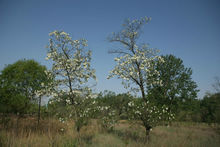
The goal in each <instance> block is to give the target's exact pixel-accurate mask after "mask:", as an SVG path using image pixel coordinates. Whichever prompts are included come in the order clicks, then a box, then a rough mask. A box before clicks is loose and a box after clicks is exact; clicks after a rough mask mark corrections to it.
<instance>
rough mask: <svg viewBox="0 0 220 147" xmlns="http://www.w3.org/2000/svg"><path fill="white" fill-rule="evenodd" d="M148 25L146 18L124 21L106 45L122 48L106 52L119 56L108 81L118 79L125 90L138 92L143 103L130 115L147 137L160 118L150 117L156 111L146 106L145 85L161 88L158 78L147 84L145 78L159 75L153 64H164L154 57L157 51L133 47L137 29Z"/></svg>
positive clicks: (161, 60) (136, 44)
mask: <svg viewBox="0 0 220 147" xmlns="http://www.w3.org/2000/svg"><path fill="white" fill-rule="evenodd" d="M149 21H150V18H148V17H145V18H141V19H139V20H133V21H131V20H129V19H128V20H126V21H125V23H124V24H123V29H122V31H120V32H118V33H113V34H112V36H110V37H109V41H110V42H118V43H120V44H121V45H123V48H122V49H116V50H111V51H110V53H116V54H118V55H119V56H118V57H117V58H115V61H116V62H117V65H116V66H115V67H114V69H113V70H112V71H110V75H109V77H108V78H111V77H114V76H116V77H117V78H119V79H122V84H123V85H124V87H125V88H131V90H132V91H134V92H139V91H141V94H142V99H143V101H142V103H141V106H139V104H138V103H134V107H132V109H131V110H132V111H131V114H132V115H133V117H134V118H136V119H140V120H141V121H142V123H143V126H144V127H145V128H146V135H147V136H148V135H149V131H150V129H151V127H153V126H155V125H156V122H157V121H158V120H160V119H159V117H160V115H157V114H160V113H154V112H155V110H156V111H158V110H159V108H157V107H156V106H153V107H151V106H150V105H148V104H147V103H149V100H148V99H147V96H146V91H147V84H149V82H151V83H157V84H161V81H160V80H159V78H155V79H154V81H148V78H147V77H148V76H152V75H151V74H152V73H153V74H156V75H159V74H160V73H159V72H158V71H157V70H155V69H154V65H153V64H154V62H153V61H158V62H164V61H163V58H161V57H160V56H157V53H158V52H159V50H157V49H152V48H149V47H148V45H146V44H138V43H137V40H138V38H139V37H140V32H141V28H142V27H143V25H144V24H146V23H148V22H149ZM151 83H150V84H151ZM134 110H135V111H134ZM139 112H140V113H139ZM161 115H162V113H161ZM161 120H162V119H161Z"/></svg>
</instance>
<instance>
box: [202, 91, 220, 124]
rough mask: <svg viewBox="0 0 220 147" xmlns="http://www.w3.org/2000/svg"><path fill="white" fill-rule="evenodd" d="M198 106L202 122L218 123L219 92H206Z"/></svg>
mask: <svg viewBox="0 0 220 147" xmlns="http://www.w3.org/2000/svg"><path fill="white" fill-rule="evenodd" d="M200 107H201V118H202V121H203V122H207V123H220V93H215V94H206V96H205V97H204V98H203V99H202V100H201V104H200Z"/></svg>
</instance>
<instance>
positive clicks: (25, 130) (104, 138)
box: [0, 118, 220, 147]
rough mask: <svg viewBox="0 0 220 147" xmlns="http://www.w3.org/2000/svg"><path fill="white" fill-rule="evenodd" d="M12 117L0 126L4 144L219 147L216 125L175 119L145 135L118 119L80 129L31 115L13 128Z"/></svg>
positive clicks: (0, 140) (26, 146) (28, 146)
mask: <svg viewBox="0 0 220 147" xmlns="http://www.w3.org/2000/svg"><path fill="white" fill-rule="evenodd" d="M16 126H17V124H16V119H15V118H14V119H12V120H11V121H9V122H7V123H5V125H4V126H3V124H1V126H0V146H3V147H4V146H6V147H73V146H80V147H81V146H82V147H87V146H89V147H104V146H105V147H142V146H150V147H151V146H156V147H158V146H159V147H160V146H161V147H170V146H178V147H185V146H187V147H188V146H192V147H197V146H198V147H200V146H204V147H206V146H207V147H219V146H220V134H219V126H210V125H207V124H202V123H186V122H185V123H180V122H175V123H173V124H172V125H171V126H170V127H167V126H158V127H156V128H153V130H152V131H151V133H150V140H149V141H148V142H147V141H146V139H145V132H144V128H142V127H141V126H138V125H134V124H130V123H129V122H127V121H124V120H122V121H120V122H119V123H118V124H117V125H116V126H115V129H114V130H113V131H110V132H108V131H105V130H103V129H102V128H101V127H100V125H99V124H98V123H97V121H96V120H93V121H91V123H90V124H89V125H88V126H86V127H83V128H82V129H81V131H80V133H77V132H76V131H75V129H74V122H73V121H69V122H67V123H65V124H63V123H60V122H59V121H58V120H55V119H46V120H42V121H41V123H40V125H39V126H37V121H36V119H35V118H24V119H21V120H20V121H19V124H18V126H19V128H18V129H17V128H16Z"/></svg>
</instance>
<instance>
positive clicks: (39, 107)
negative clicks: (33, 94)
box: [37, 96, 41, 126]
mask: <svg viewBox="0 0 220 147" xmlns="http://www.w3.org/2000/svg"><path fill="white" fill-rule="evenodd" d="M40 109H41V96H40V97H39V102H38V118H37V125H38V126H39V123H40Z"/></svg>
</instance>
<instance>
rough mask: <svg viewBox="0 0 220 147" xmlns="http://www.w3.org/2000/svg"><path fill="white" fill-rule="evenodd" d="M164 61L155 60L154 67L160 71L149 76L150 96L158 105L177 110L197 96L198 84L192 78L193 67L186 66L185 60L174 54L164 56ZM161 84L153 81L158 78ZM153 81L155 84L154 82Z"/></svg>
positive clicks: (189, 103) (189, 105)
mask: <svg viewBox="0 0 220 147" xmlns="http://www.w3.org/2000/svg"><path fill="white" fill-rule="evenodd" d="M162 58H163V59H164V62H157V61H156V62H154V68H155V69H156V70H157V71H158V72H159V73H160V74H159V75H158V74H154V73H152V74H151V76H148V82H149V83H148V85H147V87H148V88H147V89H148V97H150V99H153V100H154V102H155V103H156V104H157V105H164V104H165V105H167V106H169V109H170V110H172V111H174V112H176V111H177V110H178V109H179V108H180V105H182V104H183V105H185V106H186V104H188V106H187V109H189V107H191V102H192V101H194V100H195V98H196V97H197V92H198V89H197V85H196V83H195V82H194V81H193V80H192V78H191V76H192V69H191V68H186V67H184V65H183V61H182V60H181V59H180V58H177V57H175V56H174V55H166V56H162ZM158 79H159V81H161V83H160V84H158V83H153V82H151V81H155V80H158ZM152 83H153V84H152Z"/></svg>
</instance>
